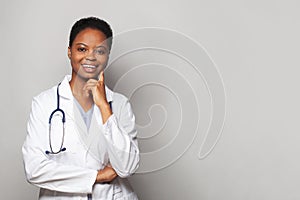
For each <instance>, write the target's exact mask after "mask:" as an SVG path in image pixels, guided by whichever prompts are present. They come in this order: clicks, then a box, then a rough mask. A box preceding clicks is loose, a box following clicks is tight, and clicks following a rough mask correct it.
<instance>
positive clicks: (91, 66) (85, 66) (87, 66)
mask: <svg viewBox="0 0 300 200" xmlns="http://www.w3.org/2000/svg"><path fill="white" fill-rule="evenodd" d="M82 67H84V68H88V69H96V66H95V65H82Z"/></svg>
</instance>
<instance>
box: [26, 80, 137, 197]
mask: <svg viewBox="0 0 300 200" xmlns="http://www.w3.org/2000/svg"><path fill="white" fill-rule="evenodd" d="M70 79H71V76H66V77H65V78H64V80H63V81H62V83H61V85H60V87H59V93H60V108H61V109H63V110H64V112H65V114H66V123H65V125H66V126H65V127H66V128H65V138H64V143H63V147H65V148H66V151H64V152H61V153H59V154H56V155H52V154H46V153H45V151H46V150H50V147H49V130H48V129H49V127H48V126H49V125H48V122H49V116H50V114H51V112H52V111H53V110H54V109H56V107H57V95H56V90H57V86H54V87H53V88H51V89H49V90H47V91H45V92H42V93H41V94H40V95H38V96H36V97H34V98H33V101H32V110H31V114H30V118H29V121H28V125H27V137H26V140H25V142H24V144H23V148H22V153H23V159H24V166H25V173H26V177H27V180H28V182H30V183H31V184H33V185H36V186H38V187H40V194H39V199H40V200H48V199H51V200H52V199H60V200H65V199H72V200H79V199H87V194H88V193H92V197H93V200H109V199H119V200H137V196H136V194H135V193H134V192H133V190H132V188H131V187H130V185H129V182H128V181H127V179H126V177H128V176H130V175H132V174H133V173H134V172H135V171H136V169H137V168H138V165H139V149H138V144H137V139H136V137H137V131H136V129H135V117H134V114H133V112H132V109H131V106H130V103H129V101H128V99H127V98H126V97H125V96H123V95H121V94H119V93H115V92H112V91H111V90H110V89H109V88H108V87H107V86H105V87H106V98H107V100H108V101H112V110H113V114H112V115H111V116H110V117H109V119H108V120H107V121H106V123H105V124H103V123H102V118H101V113H100V110H99V109H98V107H97V106H94V112H93V119H92V122H91V127H90V131H89V132H87V129H86V127H85V128H83V127H82V126H81V125H82V122H81V123H75V122H76V120H75V116H74V105H73V102H74V101H73V98H74V97H73V95H72V92H71V88H70V85H69V81H70ZM55 117H57V116H54V117H53V120H52V125H53V127H55V126H56V125H57V126H58V125H59V123H62V122H61V121H59V120H54V118H55ZM53 123H54V124H53ZM93 123H94V124H93ZM95 125H96V126H95ZM95 127H96V128H95ZM97 128H98V129H97ZM57 130H58V131H57ZM95 132H96V133H95ZM84 134H87V138H89V137H90V135H92V136H93V137H92V138H91V137H90V138H89V139H87V140H86V141H89V142H86V141H85V140H84V139H83V138H82V135H84ZM51 136H52V137H51V143H52V146H53V148H54V151H55V150H58V149H59V147H60V144H61V140H62V129H58V128H56V129H55V128H53V129H52V132H51ZM93 141H95V142H93ZM91 143H92V144H91ZM108 163H110V164H111V165H112V167H113V168H114V169H115V171H116V173H117V174H118V177H117V178H116V179H115V180H113V181H112V182H111V183H105V184H94V182H95V179H96V175H97V170H99V169H103V168H104V167H105V166H106V165H107V164H108Z"/></svg>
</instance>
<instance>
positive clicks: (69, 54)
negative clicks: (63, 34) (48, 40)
mask: <svg viewBox="0 0 300 200" xmlns="http://www.w3.org/2000/svg"><path fill="white" fill-rule="evenodd" d="M68 57H69V59H71V48H70V47H68Z"/></svg>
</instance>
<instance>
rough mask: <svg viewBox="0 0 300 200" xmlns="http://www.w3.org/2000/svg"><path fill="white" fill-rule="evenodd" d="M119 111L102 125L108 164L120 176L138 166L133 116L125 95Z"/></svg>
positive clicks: (130, 172) (124, 175)
mask: <svg viewBox="0 0 300 200" xmlns="http://www.w3.org/2000/svg"><path fill="white" fill-rule="evenodd" d="M123 98H124V99H125V100H124V102H123V104H122V105H121V109H120V113H119V114H118V116H119V117H117V116H116V114H112V115H111V116H110V117H109V118H108V120H107V121H106V122H105V124H104V125H103V128H104V136H105V138H106V144H107V145H106V146H107V151H108V155H109V160H110V164H111V165H112V167H113V168H114V170H115V171H116V173H117V174H118V175H119V176H120V177H122V178H125V177H128V176H130V175H132V174H133V173H134V172H135V171H136V170H137V168H138V166H139V148H138V142H137V131H136V128H135V116H134V114H133V112H132V108H131V105H130V103H129V101H128V99H127V98H126V97H123Z"/></svg>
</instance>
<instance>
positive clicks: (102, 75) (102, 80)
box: [99, 71, 104, 82]
mask: <svg viewBox="0 0 300 200" xmlns="http://www.w3.org/2000/svg"><path fill="white" fill-rule="evenodd" d="M99 81H100V82H104V71H101V72H100V76H99Z"/></svg>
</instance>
